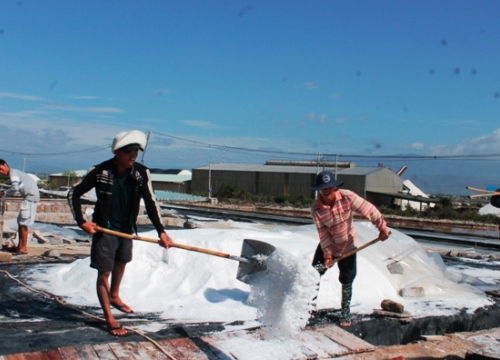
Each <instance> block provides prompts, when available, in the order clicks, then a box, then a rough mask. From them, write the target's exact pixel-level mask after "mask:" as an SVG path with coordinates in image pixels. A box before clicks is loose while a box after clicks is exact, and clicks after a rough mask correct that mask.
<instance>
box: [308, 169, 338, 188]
mask: <svg viewBox="0 0 500 360" xmlns="http://www.w3.org/2000/svg"><path fill="white" fill-rule="evenodd" d="M342 185H344V182H343V181H337V180H335V174H334V173H332V172H331V171H322V172H320V173H319V174H317V175H316V180H315V182H314V185H313V186H311V190H321V189H328V188H332V187H339V186H342Z"/></svg>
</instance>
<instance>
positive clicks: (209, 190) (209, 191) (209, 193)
mask: <svg viewBox="0 0 500 360" xmlns="http://www.w3.org/2000/svg"><path fill="white" fill-rule="evenodd" d="M208 198H209V199H211V198H212V168H211V163H210V161H209V162H208Z"/></svg>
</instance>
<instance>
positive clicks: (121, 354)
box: [109, 342, 137, 360]
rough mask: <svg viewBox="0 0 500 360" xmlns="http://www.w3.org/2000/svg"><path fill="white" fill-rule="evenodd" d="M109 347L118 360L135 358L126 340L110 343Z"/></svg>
mask: <svg viewBox="0 0 500 360" xmlns="http://www.w3.org/2000/svg"><path fill="white" fill-rule="evenodd" d="M109 347H110V348H111V350H112V351H113V353H114V354H115V356H116V358H117V359H119V360H132V359H137V358H136V357H135V355H134V353H133V352H132V351H131V350H130V347H128V346H127V343H126V342H117V343H110V344H109Z"/></svg>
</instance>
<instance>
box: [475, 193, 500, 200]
mask: <svg viewBox="0 0 500 360" xmlns="http://www.w3.org/2000/svg"><path fill="white" fill-rule="evenodd" d="M498 195H500V192H490V193H484V194H474V195H469V199H475V198H480V197H488V196H498Z"/></svg>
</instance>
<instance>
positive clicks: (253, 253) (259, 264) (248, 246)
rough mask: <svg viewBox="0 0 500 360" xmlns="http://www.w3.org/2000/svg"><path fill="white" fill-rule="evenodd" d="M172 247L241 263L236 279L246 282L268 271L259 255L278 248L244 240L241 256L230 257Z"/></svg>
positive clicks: (130, 235) (179, 246) (98, 228)
mask: <svg viewBox="0 0 500 360" xmlns="http://www.w3.org/2000/svg"><path fill="white" fill-rule="evenodd" d="M95 229H96V230H97V231H100V232H103V233H106V234H110V235H115V236H118V237H122V238H126V239H131V240H140V241H146V242H152V243H156V244H158V243H159V240H158V239H153V238H148V237H143V236H138V235H133V234H127V233H123V232H120V231H115V230H110V229H106V228H102V227H100V226H96V227H95ZM170 247H174V248H178V249H184V250H188V251H194V252H199V253H203V254H207V255H213V256H218V257H222V258H226V259H229V260H235V261H239V263H240V264H239V267H238V272H237V274H236V278H237V279H238V280H242V281H244V279H243V278H244V277H245V276H246V275H250V274H253V273H256V272H259V271H263V270H266V265H265V263H264V261H263V260H261V259H258V258H256V257H258V256H259V255H264V256H267V255H270V254H271V253H272V252H274V250H276V248H275V247H274V246H272V245H270V244H268V243H265V242H262V241H258V240H247V239H245V240H243V247H242V250H241V256H236V255H230V254H226V253H223V252H219V251H215V250H209V249H203V248H199V247H195V246H190V245H184V244H179V243H171V244H170Z"/></svg>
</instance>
